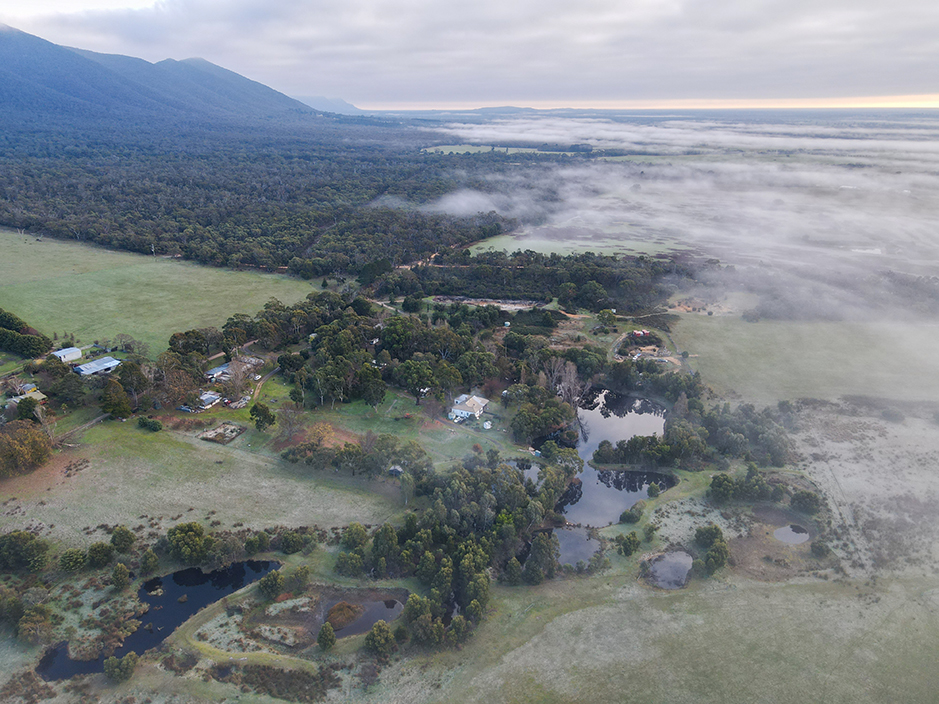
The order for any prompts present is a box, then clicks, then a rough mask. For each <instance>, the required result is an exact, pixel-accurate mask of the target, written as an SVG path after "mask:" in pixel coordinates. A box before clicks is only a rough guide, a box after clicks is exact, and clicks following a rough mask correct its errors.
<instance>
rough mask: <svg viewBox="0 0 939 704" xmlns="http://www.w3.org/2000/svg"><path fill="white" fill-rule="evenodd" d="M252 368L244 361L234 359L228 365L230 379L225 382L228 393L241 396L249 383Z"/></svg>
mask: <svg viewBox="0 0 939 704" xmlns="http://www.w3.org/2000/svg"><path fill="white" fill-rule="evenodd" d="M250 372H251V369H250V368H249V367H248V365H247V364H245V363H244V362H240V361H239V360H237V359H233V360H232V361H231V364H229V365H228V381H226V382H225V390H226V393H227V394H228V395H229V397H231V398H237V397H240V396H241V395H242V394H243V393H244V391H245V387H246V386H247V385H248V379H249V378H250Z"/></svg>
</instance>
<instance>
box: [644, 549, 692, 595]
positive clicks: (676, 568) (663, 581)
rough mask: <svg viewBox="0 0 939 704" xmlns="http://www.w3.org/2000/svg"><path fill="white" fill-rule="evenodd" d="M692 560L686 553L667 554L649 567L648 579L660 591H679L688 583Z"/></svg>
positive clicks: (653, 561)
mask: <svg viewBox="0 0 939 704" xmlns="http://www.w3.org/2000/svg"><path fill="white" fill-rule="evenodd" d="M693 563H694V559H693V558H692V557H691V555H689V554H688V553H686V552H683V551H680V550H679V551H676V552H667V553H665V554H663V555H659V556H658V557H655V558H654V559H653V560H652V562H651V563H650V565H649V574H648V579H649V581H650V582H652V584H654V585H655V586H657V587H659V588H660V589H681V588H682V587H683V586H685V584H686V583H687V582H688V573H689V572H691V565H692V564H693Z"/></svg>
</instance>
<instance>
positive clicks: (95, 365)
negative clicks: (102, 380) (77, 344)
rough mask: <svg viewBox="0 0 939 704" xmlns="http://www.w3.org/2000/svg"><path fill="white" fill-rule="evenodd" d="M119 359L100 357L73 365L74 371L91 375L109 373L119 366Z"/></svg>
mask: <svg viewBox="0 0 939 704" xmlns="http://www.w3.org/2000/svg"><path fill="white" fill-rule="evenodd" d="M120 364H121V360H119V359H114V357H102V358H101V359H96V360H94V361H93V362H86V363H85V364H79V365H78V366H77V367H75V371H76V372H78V373H79V374H80V375H81V376H91V375H92V374H110V373H111V372H112V371H114V370H115V369H117V368H118V366H120Z"/></svg>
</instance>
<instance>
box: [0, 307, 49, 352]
mask: <svg viewBox="0 0 939 704" xmlns="http://www.w3.org/2000/svg"><path fill="white" fill-rule="evenodd" d="M51 349H52V340H50V339H49V338H48V337H46V336H45V335H42V334H40V333H39V332H37V331H36V330H33V329H32V328H30V327H29V325H27V324H26V322H25V321H24V320H22V319H21V318H19V317H17V316H16V315H14V314H13V313H10V312H8V311H5V310H3V309H2V308H0V350H3V351H5V352H12V353H13V354H18V355H19V356H20V357H40V356H42V355H44V354H45V353H46V352H48V351H49V350H51Z"/></svg>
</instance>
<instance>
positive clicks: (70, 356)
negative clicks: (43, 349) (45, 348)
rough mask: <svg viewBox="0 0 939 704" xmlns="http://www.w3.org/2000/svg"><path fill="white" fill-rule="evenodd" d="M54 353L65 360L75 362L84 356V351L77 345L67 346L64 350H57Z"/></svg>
mask: <svg viewBox="0 0 939 704" xmlns="http://www.w3.org/2000/svg"><path fill="white" fill-rule="evenodd" d="M52 354H53V356H55V357H58V358H59V359H60V360H61V361H63V362H74V361H75V360H76V359H81V357H82V351H81V350H80V349H78V348H77V347H66V348H65V349H62V350H56V351H55V352H53V353H52Z"/></svg>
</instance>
